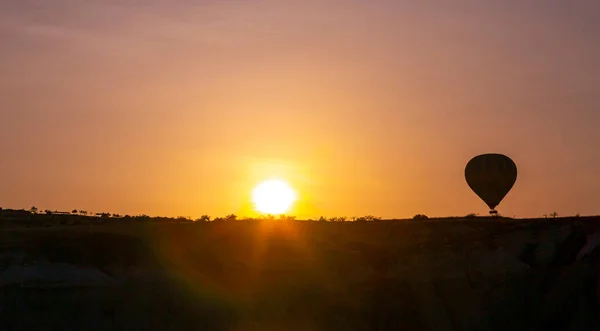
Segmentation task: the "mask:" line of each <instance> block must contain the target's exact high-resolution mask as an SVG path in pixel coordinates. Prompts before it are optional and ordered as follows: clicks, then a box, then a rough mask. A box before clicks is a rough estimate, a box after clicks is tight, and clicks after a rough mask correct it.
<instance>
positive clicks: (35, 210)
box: [29, 206, 38, 214]
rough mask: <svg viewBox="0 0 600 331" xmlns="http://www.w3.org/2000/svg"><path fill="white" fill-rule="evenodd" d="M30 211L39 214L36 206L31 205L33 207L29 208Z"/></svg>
mask: <svg viewBox="0 0 600 331" xmlns="http://www.w3.org/2000/svg"><path fill="white" fill-rule="evenodd" d="M29 211H30V212H31V213H32V214H37V212H38V209H37V208H36V207H35V206H33V207H31V208H30V209H29Z"/></svg>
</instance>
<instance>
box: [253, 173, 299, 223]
mask: <svg viewBox="0 0 600 331" xmlns="http://www.w3.org/2000/svg"><path fill="white" fill-rule="evenodd" d="M252 201H253V202H254V206H255V208H256V210H257V211H259V212H261V213H265V214H273V215H279V214H283V213H285V212H288V211H289V210H290V208H291V207H292V204H294V202H295V201H296V192H295V191H294V189H292V188H291V187H290V185H288V184H287V183H286V182H284V181H283V180H279V179H270V180H266V181H264V182H262V183H260V184H258V185H257V186H256V187H255V188H254V190H253V191H252Z"/></svg>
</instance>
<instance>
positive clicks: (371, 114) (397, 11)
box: [0, 0, 600, 217]
mask: <svg viewBox="0 0 600 331" xmlns="http://www.w3.org/2000/svg"><path fill="white" fill-rule="evenodd" d="M139 3H143V5H139ZM192 3H193V4H192ZM136 4H137V5H136ZM598 31H600V4H599V3H598V2H596V1H578V2H564V1H558V0H549V1H532V2H527V3H525V2H524V1H517V0H512V1H502V2H493V3H492V2H488V1H453V2H452V4H450V2H448V1H442V0H440V1H422V2H421V1H419V2H416V1H392V0H381V1H341V0H331V1H316V0H303V1H300V0H298V1H295V0H294V1H292V0H290V1H276V0H264V1H252V0H249V1H198V2H190V1H182V0H178V1H172V2H165V1H158V0H148V1H144V2H137V1H116V0H114V1H100V0H90V1H76V0H60V1H52V3H49V2H47V1H40V0H0V43H1V44H2V45H3V47H2V48H3V50H2V53H1V54H0V101H1V107H0V124H1V129H0V156H1V158H0V206H2V207H5V208H7V207H11V208H29V207H31V206H32V205H35V206H37V207H38V208H41V209H45V208H50V209H59V210H70V209H73V208H77V209H87V210H89V211H95V212H101V211H110V212H114V213H121V214H141V213H145V214H149V215H168V216H179V215H183V216H192V217H198V216H200V215H202V214H210V215H213V216H223V215H225V214H228V213H237V214H239V215H243V214H246V213H247V210H248V209H249V208H250V198H249V194H250V191H251V189H252V187H253V186H254V185H255V184H256V183H257V182H259V181H260V180H262V179H266V178H269V177H272V176H279V177H282V178H284V179H287V180H288V181H289V182H290V183H291V184H292V185H293V186H294V187H295V188H296V190H297V191H298V193H299V196H300V200H299V202H298V205H297V206H296V208H295V210H294V213H295V214H297V215H299V216H300V217H314V216H318V215H325V216H333V215H346V216H353V215H364V214H373V215H377V216H382V217H412V216H413V215H414V214H416V213H424V214H427V215H429V216H448V215H464V214H466V213H470V212H476V213H481V214H485V213H487V209H486V206H485V204H484V203H483V202H481V201H480V200H479V198H477V197H476V196H475V194H474V193H472V192H471V191H470V189H469V187H468V186H467V184H466V183H465V180H464V177H463V171H464V166H465V164H466V162H467V161H468V160H469V159H470V158H471V157H473V156H475V155H477V154H480V153H487V152H496V153H505V154H507V155H509V156H510V157H511V158H513V160H514V161H515V162H516V164H517V166H518V168H519V179H518V180H517V183H516V185H515V187H514V188H513V191H512V192H510V193H509V195H508V196H507V198H506V199H505V200H504V201H503V203H501V204H500V206H499V207H498V210H499V211H500V212H501V213H504V214H505V215H509V216H512V215H517V216H520V217H533V216H540V215H542V214H545V213H551V212H553V211H556V212H558V213H559V214H560V215H569V214H575V213H581V214H582V215H583V214H597V213H598V212H599V207H598V206H599V205H598V203H599V200H598V198H599V197H600V176H599V172H600V166H599V164H600V148H598V146H597V145H598V142H600V130H598V124H599V123H600V101H599V100H600V99H599V98H598V96H599V95H600V65H599V62H598V59H600V35H599V34H598Z"/></svg>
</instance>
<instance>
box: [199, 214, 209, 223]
mask: <svg viewBox="0 0 600 331" xmlns="http://www.w3.org/2000/svg"><path fill="white" fill-rule="evenodd" d="M196 222H210V216H208V215H202V216H200V218H199V219H197V220H196Z"/></svg>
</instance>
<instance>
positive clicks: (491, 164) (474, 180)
mask: <svg viewBox="0 0 600 331" xmlns="http://www.w3.org/2000/svg"><path fill="white" fill-rule="evenodd" d="M465 179H466V180H467V184H469V187H470V188H471V189H472V190H473V192H475V194H477V195H478V196H479V197H480V198H481V200H483V201H484V202H485V203H486V204H487V205H488V207H490V209H494V208H496V206H498V204H500V202H501V201H502V199H504V197H505V196H506V194H508V192H509V191H510V190H511V189H512V187H513V185H514V184H515V182H516V181H517V166H516V165H515V163H514V162H513V160H511V159H510V158H509V157H508V156H506V155H502V154H482V155H478V156H476V157H474V158H472V159H471V161H469V163H467V166H466V167H465Z"/></svg>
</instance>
